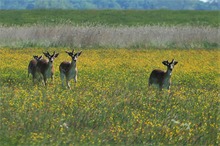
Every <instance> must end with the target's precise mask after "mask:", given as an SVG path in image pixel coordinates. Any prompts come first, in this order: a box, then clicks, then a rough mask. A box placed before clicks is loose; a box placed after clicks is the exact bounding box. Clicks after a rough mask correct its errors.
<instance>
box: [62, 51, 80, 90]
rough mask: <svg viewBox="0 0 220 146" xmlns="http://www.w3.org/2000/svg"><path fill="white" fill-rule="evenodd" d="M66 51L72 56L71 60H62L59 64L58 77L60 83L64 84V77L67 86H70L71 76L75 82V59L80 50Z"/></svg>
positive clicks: (76, 71)
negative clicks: (75, 51)
mask: <svg viewBox="0 0 220 146" xmlns="http://www.w3.org/2000/svg"><path fill="white" fill-rule="evenodd" d="M66 53H67V54H68V55H69V56H70V57H71V58H72V61H71V62H67V61H63V62H62V63H61V64H60V67H59V69H60V79H61V81H62V85H63V86H64V78H66V84H67V86H68V88H70V83H69V82H70V80H71V79H72V78H73V79H74V82H75V83H76V82H77V73H78V70H77V67H76V61H77V59H78V57H79V56H80V55H81V53H82V51H80V52H77V53H74V50H73V51H72V52H68V51H66Z"/></svg>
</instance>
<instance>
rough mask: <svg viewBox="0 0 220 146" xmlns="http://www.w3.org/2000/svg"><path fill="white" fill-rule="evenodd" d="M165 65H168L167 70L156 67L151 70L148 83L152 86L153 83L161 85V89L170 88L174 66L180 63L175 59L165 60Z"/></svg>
mask: <svg viewBox="0 0 220 146" xmlns="http://www.w3.org/2000/svg"><path fill="white" fill-rule="evenodd" d="M162 63H163V64H164V65H165V66H167V71H166V72H165V71H162V70H159V69H155V70H153V71H152V72H151V74H150V78H149V82H148V85H149V86H151V85H152V84H155V85H159V89H160V90H162V88H166V89H168V90H169V89H170V84H171V74H172V71H173V68H174V66H175V65H176V64H177V63H178V62H177V61H175V60H174V59H173V60H172V61H171V62H168V60H167V61H163V62H162Z"/></svg>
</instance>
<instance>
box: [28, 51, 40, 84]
mask: <svg viewBox="0 0 220 146" xmlns="http://www.w3.org/2000/svg"><path fill="white" fill-rule="evenodd" d="M33 57H34V59H32V60H31V61H30V62H29V64H28V77H29V74H31V75H32V80H33V83H34V80H35V79H36V77H37V75H36V71H37V62H38V61H40V60H41V59H42V58H43V57H42V56H39V57H38V56H36V55H34V56H33Z"/></svg>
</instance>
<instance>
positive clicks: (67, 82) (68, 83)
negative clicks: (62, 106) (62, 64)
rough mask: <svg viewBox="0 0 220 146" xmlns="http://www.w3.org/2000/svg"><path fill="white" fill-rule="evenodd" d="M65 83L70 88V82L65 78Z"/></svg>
mask: <svg viewBox="0 0 220 146" xmlns="http://www.w3.org/2000/svg"><path fill="white" fill-rule="evenodd" d="M66 84H67V87H68V88H69V89H71V87H70V82H69V80H68V79H66Z"/></svg>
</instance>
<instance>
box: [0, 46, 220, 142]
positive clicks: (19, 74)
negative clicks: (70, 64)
mask: <svg viewBox="0 0 220 146" xmlns="http://www.w3.org/2000/svg"><path fill="white" fill-rule="evenodd" d="M54 50H56V51H57V52H59V53H60V56H59V57H58V58H57V59H56V60H55V62H54V66H55V69H56V73H55V81H54V82H53V83H52V82H51V81H50V80H49V85H48V86H47V87H44V86H42V85H41V84H38V85H33V84H32V80H31V77H30V78H27V66H28V63H29V61H30V60H31V59H32V55H34V54H36V55H41V54H42V51H50V52H52V51H54ZM65 50H66V48H59V49H58V48H51V49H48V50H45V49H40V48H38V49H37V48H35V49H33V48H26V49H7V48H1V49H0V58H1V60H2V61H1V66H0V78H1V80H0V86H1V88H0V116H1V118H0V123H1V124H0V145H3V146H4V145H219V142H220V125H219V121H220V114H219V103H220V98H219V81H220V80H219V66H220V62H219V55H220V51H219V50H217V49H216V50H202V49H200V50H180V49H173V50H157V49H148V50H146V49H144V50H143V49H139V50H127V49H92V50H89V49H84V50H82V51H83V53H82V55H81V56H80V57H79V60H78V70H79V76H78V83H77V85H76V87H74V85H73V81H72V84H71V86H72V87H73V88H72V90H68V89H65V88H62V87H61V82H60V79H59V72H58V66H59V64H60V63H61V62H62V61H64V60H70V58H68V55H67V54H65V53H64V51H65ZM77 50H79V49H77ZM33 52H34V53H33ZM173 58H174V59H176V60H177V61H178V62H179V63H178V64H177V65H176V67H175V68H174V71H173V74H172V86H171V91H170V92H168V91H162V92H158V90H157V89H156V88H154V87H152V88H148V77H149V74H150V72H151V71H152V70H153V69H155V68H160V69H164V70H165V66H163V64H162V61H163V60H167V59H168V60H171V59H173Z"/></svg>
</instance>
